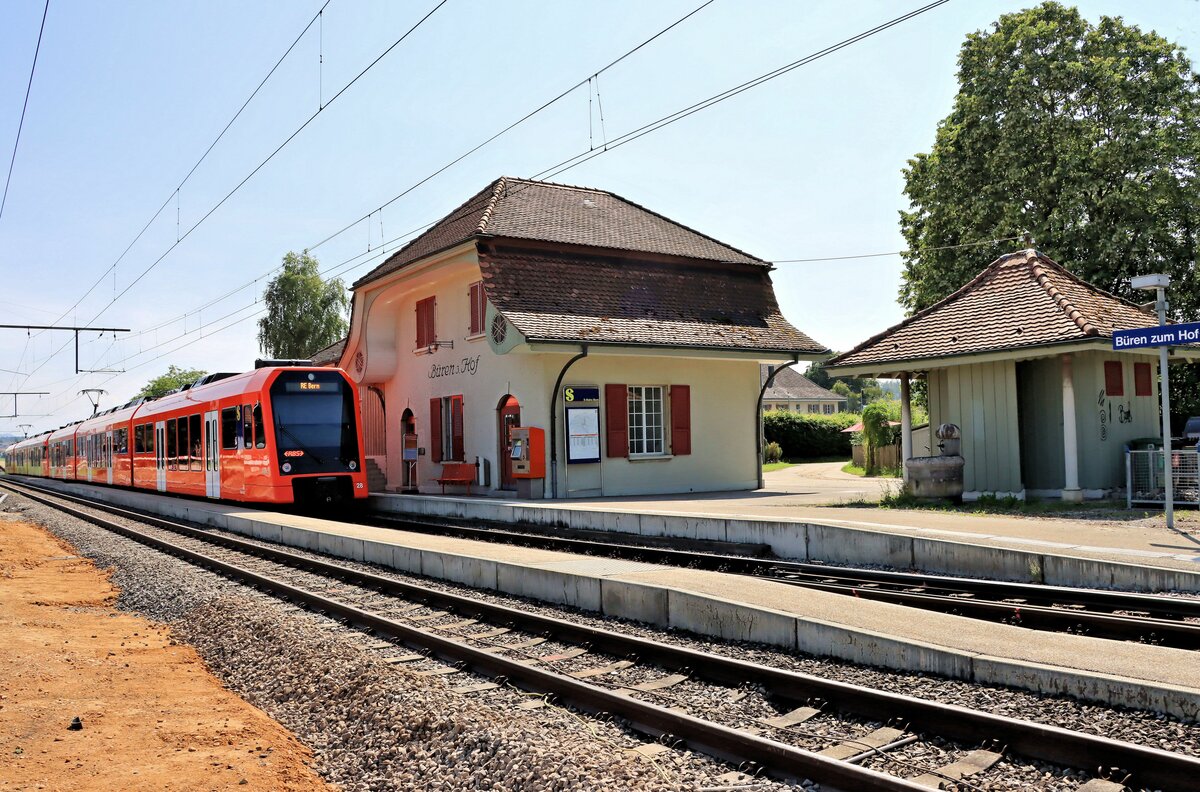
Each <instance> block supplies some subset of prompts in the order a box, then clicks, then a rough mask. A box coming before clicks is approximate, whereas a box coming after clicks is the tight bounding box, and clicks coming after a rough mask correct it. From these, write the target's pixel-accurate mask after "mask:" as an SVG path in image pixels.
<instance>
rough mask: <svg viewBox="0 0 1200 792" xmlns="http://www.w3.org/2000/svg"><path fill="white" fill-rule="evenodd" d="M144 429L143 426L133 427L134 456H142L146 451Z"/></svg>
mask: <svg viewBox="0 0 1200 792" xmlns="http://www.w3.org/2000/svg"><path fill="white" fill-rule="evenodd" d="M145 428H146V427H145V426H144V425H143V424H138V425H137V426H135V427H133V453H135V454H142V453H145V451H146V432H145V431H143V430H144V429H145Z"/></svg>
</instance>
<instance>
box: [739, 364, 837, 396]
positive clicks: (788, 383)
mask: <svg viewBox="0 0 1200 792" xmlns="http://www.w3.org/2000/svg"><path fill="white" fill-rule="evenodd" d="M769 368H770V367H769V366H765V365H763V366H759V383H760V384H762V383H766V381H767V374H768V370H769ZM763 399H772V400H775V401H847V399H846V397H845V396H839V395H838V394H836V393H834V392H833V391H831V390H829V389H828V388H822V387H821V386H820V385H818V384H817V383H815V382H813V381H812V380H810V379H809V378H808V377H806V376H804V375H803V374H801V373H800V372H799V371H796V370H795V369H794V368H785V369H783V370H782V371H777V372H775V382H774V383H773V384H772V385H771V387H769V388H767V390H766V391H765V392H764V393H763Z"/></svg>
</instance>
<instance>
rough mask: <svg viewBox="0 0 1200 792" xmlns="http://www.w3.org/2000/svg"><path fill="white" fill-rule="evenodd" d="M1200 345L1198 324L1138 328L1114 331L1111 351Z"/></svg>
mask: <svg viewBox="0 0 1200 792" xmlns="http://www.w3.org/2000/svg"><path fill="white" fill-rule="evenodd" d="M1196 343H1200V322H1187V323H1185V324H1172V325H1163V326H1161V327H1139V328H1138V329H1136V330H1114V331H1113V349H1137V348H1139V347H1158V346H1176V345H1179V344H1196Z"/></svg>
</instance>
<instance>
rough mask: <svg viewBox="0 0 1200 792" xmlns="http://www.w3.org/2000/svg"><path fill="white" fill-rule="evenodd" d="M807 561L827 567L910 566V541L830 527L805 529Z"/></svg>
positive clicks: (899, 537)
mask: <svg viewBox="0 0 1200 792" xmlns="http://www.w3.org/2000/svg"><path fill="white" fill-rule="evenodd" d="M806 530H807V533H808V560H809V561H824V562H826V563H829V564H881V565H885V566H894V567H897V568H898V569H907V568H908V567H910V566H912V538H911V537H908V536H894V535H892V534H886V533H875V532H873V531H861V530H855V529H853V528H838V527H835V526H832V525H816V524H813V523H808V524H807V525H806Z"/></svg>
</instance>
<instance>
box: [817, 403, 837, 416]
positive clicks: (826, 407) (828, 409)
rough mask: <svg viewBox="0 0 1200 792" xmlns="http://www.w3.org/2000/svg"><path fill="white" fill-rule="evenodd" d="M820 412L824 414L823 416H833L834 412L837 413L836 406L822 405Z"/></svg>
mask: <svg viewBox="0 0 1200 792" xmlns="http://www.w3.org/2000/svg"><path fill="white" fill-rule="evenodd" d="M821 411H822V412H824V413H825V415H833V414H834V413H835V412H837V406H836V405H833V404H822V405H821Z"/></svg>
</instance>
